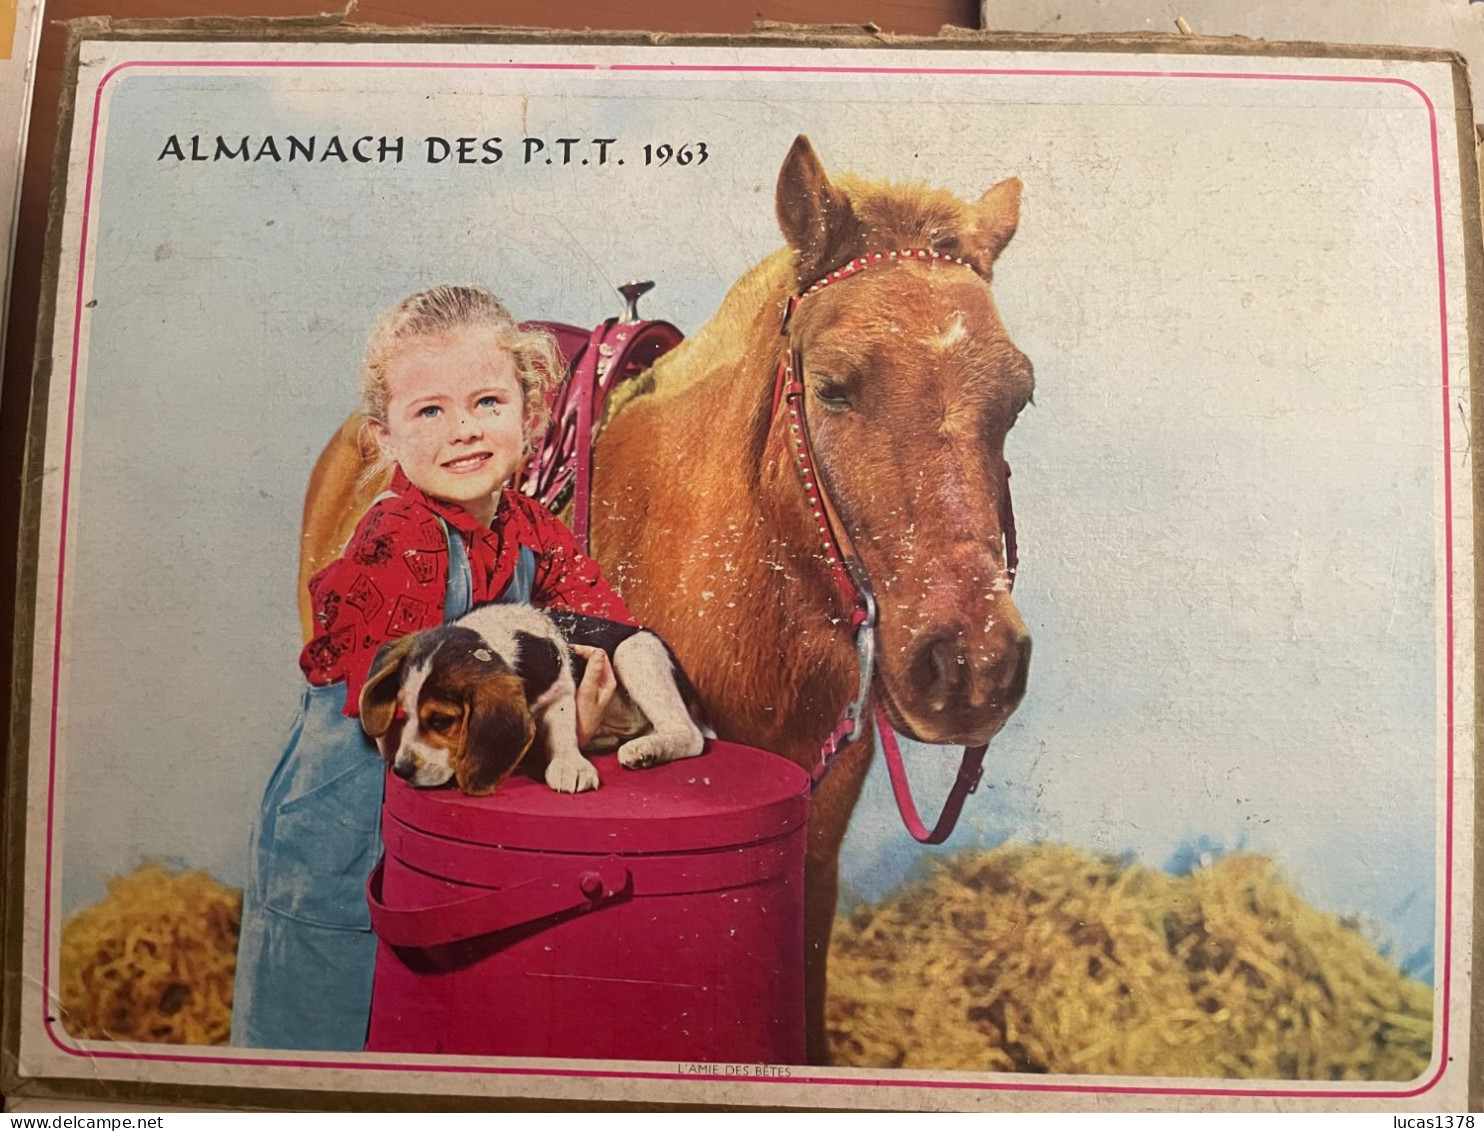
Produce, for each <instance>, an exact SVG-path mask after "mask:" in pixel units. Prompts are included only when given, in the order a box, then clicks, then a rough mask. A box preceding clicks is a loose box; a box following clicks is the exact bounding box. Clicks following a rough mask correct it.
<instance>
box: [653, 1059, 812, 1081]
mask: <svg viewBox="0 0 1484 1131" xmlns="http://www.w3.org/2000/svg"><path fill="white" fill-rule="evenodd" d="M679 1069H680V1075H682V1076H738V1077H752V1078H753V1079H756V1078H758V1077H777V1076H792V1075H793V1074H794V1073H793V1069H792V1068H791V1067H789V1066H788V1065H787V1064H703V1063H689V1064H681V1065H680V1066H679Z"/></svg>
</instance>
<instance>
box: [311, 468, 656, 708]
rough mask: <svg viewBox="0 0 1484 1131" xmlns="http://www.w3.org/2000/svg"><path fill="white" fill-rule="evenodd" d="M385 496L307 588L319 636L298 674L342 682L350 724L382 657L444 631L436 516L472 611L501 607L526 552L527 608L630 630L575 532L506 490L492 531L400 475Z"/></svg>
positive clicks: (444, 579) (443, 553)
mask: <svg viewBox="0 0 1484 1131" xmlns="http://www.w3.org/2000/svg"><path fill="white" fill-rule="evenodd" d="M390 490H391V493H392V497H389V498H383V499H381V500H379V501H377V502H376V503H374V504H373V505H372V506H371V508H370V509H369V510H367V511H366V514H365V516H364V517H363V518H362V519H361V521H360V523H359V525H357V526H356V529H355V533H354V534H352V535H351V536H350V541H349V542H347V543H346V544H345V549H344V550H343V551H342V552H341V555H340V557H339V558H337V559H336V560H335V561H333V562H331V563H330V564H329V565H327V566H326V567H325V568H324V569H322V570H320V572H319V573H317V574H315V575H314V579H313V580H312V581H310V583H309V596H310V601H311V603H312V605H313V608H314V621H315V627H316V629H317V630H318V632H317V635H316V636H315V637H314V639H312V640H310V642H309V643H308V644H306V645H305V646H304V651H303V652H302V653H301V654H300V656H299V666H300V667H301V668H303V669H304V677H305V678H306V679H307V680H309V682H310V683H312V684H315V685H324V684H328V683H334V682H335V681H336V680H344V681H345V684H346V687H345V713H346V714H347V715H352V716H354V715H357V714H359V713H360V696H361V684H363V683H365V682H366V676H367V675H368V674H369V672H370V669H371V661H372V660H374V659H375V658H376V651H377V649H378V648H380V647H381V646H382V645H383V644H385V643H387V642H388V641H391V640H396V639H398V638H399V637H402V636H406V635H407V634H408V633H410V632H420V631H421V630H423V629H425V628H434V627H436V626H437V625H439V624H442V623H443V595H444V591H445V589H446V588H447V585H448V543H447V542H446V541H445V539H444V537H443V529H442V527H440V526H439V524H438V518H439V517H441V518H442V519H443V520H444V521H445V522H447V523H448V526H449V529H450V531H451V532H457V533H458V534H459V535H460V536H462V537H463V539H464V544H465V546H466V547H467V549H468V553H469V570H470V573H471V574H472V575H473V581H474V604H475V605H482V604H488V603H489V602H491V601H495V600H497V599H498V598H499V596H500V594H501V593H503V592H504V591H505V587H506V586H507V585H509V584H510V581H511V579H512V578H513V577H514V576H515V565H516V562H517V560H518V559H519V557H520V548H521V547H522V546H529V547H530V548H531V550H532V552H533V553H534V554H535V555H536V575H535V578H534V580H533V582H532V586H531V602H532V604H535V605H540V606H548V605H549V606H552V607H554V608H559V609H570V610H572V611H574V612H579V613H588V614H590V615H592V616H597V617H606V618H607V619H608V620H614V621H620V622H622V623H624V624H634V623H636V622H635V620H634V617H633V614H631V613H630V612H629V609H628V606H627V605H625V604H624V602H623V598H622V597H620V596H619V595H618V594H617V593H616V592H615V591H614V590H613V588H612V587H611V586H610V585H609V584H608V582H606V581H605V580H603V575H602V573H601V572H600V571H599V569H598V563H597V562H595V561H593V560H592V559H591V558H589V557H588V556H587V555H586V554H584V553H583V552H582V551H581V550H579V549H578V548H577V540H576V539H575V538H574V537H573V536H572V532H571V531H570V530H568V529H567V528H566V526H564V525H563V524H562V522H561V520H560V519H558V518H557V517H556V516H555V515H553V514H552V513H551V512H550V511H548V510H547V509H546V508H545V507H543V506H542V505H541V504H540V503H538V502H536V501H535V500H533V499H531V498H529V497H527V496H526V495H522V494H520V493H519V492H518V491H510V490H505V491H502V492H501V493H500V499H499V503H498V505H497V507H496V510H495V518H494V522H493V523H492V524H491V525H490V526H489V527H484V526H481V525H480V524H479V521H478V520H477V519H476V518H475V517H474V516H473V515H471V514H470V513H469V512H468V511H466V510H465V509H464V508H463V507H461V506H459V505H457V504H456V503H446V502H444V501H442V500H441V499H435V498H433V497H431V496H430V495H427V494H425V493H423V492H422V491H421V490H419V489H418V488H416V487H414V486H413V485H412V483H411V482H410V481H409V480H408V478H407V477H406V476H405V475H403V474H402V469H401V468H400V467H399V468H397V470H396V472H395V474H394V475H393V477H392V483H391V488H390Z"/></svg>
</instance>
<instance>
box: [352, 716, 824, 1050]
mask: <svg viewBox="0 0 1484 1131" xmlns="http://www.w3.org/2000/svg"><path fill="white" fill-rule="evenodd" d="M597 766H598V772H599V773H600V774H601V775H602V779H603V784H602V787H601V788H600V789H598V790H596V791H595V792H592V793H582V794H577V795H575V796H572V795H566V794H558V793H554V792H552V791H551V790H550V789H548V788H547V787H546V786H545V785H544V784H542V783H540V782H537V781H534V780H532V779H529V778H525V777H517V778H515V779H512V780H510V781H507V782H506V783H505V784H504V785H502V786H501V787H500V790H499V792H498V793H496V794H495V795H494V796H492V797H479V798H475V797H466V796H464V795H463V794H461V793H458V792H457V791H452V790H417V789H413V788H411V787H410V786H408V785H407V784H406V783H405V782H403V781H401V780H400V779H398V778H396V777H394V776H388V778H387V783H386V801H385V804H384V808H383V815H382V836H383V839H384V840H385V842H386V855H385V857H384V859H383V861H382V864H381V865H380V866H379V867H378V869H377V872H376V874H375V875H373V876H372V878H371V883H370V885H369V887H368V896H369V898H370V903H371V922H372V925H373V927H374V928H375V930H376V933H377V935H378V938H379V942H378V950H377V958H376V983H375V990H374V993H373V997H372V1004H371V1029H370V1036H369V1038H368V1040H367V1043H366V1048H367V1049H368V1050H376V1051H381V1052H408V1053H464V1054H474V1055H484V1056H531V1057H551V1058H568V1057H572V1058H598V1059H605V1060H673V1061H708V1062H730V1063H737V1064H792V1063H803V1061H804V1018H803V1011H804V973H803V962H804V844H805V825H806V822H807V817H808V809H809V776H808V774H806V773H805V772H804V771H803V770H802V769H801V768H800V767H798V766H796V765H794V764H793V763H792V762H788V761H786V760H784V759H783V758H780V757H778V756H777V755H774V754H768V753H765V752H763V751H761V750H754V749H751V748H750V747H746V746H738V745H734V744H732V743H727V742H711V743H709V744H708V747H707V752H706V753H705V754H704V755H702V756H701V757H699V758H692V759H688V760H686V761H682V762H674V763H671V764H670V765H667V766H659V767H656V768H654V769H647V770H632V771H631V770H624V769H621V768H620V767H619V765H618V762H617V760H616V759H615V758H613V757H611V756H609V757H601V758H599V759H598V760H597Z"/></svg>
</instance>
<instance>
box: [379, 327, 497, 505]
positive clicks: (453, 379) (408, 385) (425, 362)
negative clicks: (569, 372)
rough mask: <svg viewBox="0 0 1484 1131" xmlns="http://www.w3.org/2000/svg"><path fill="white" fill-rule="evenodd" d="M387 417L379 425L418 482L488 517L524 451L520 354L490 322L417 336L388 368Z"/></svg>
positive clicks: (393, 454)
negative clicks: (507, 347) (516, 356)
mask: <svg viewBox="0 0 1484 1131" xmlns="http://www.w3.org/2000/svg"><path fill="white" fill-rule="evenodd" d="M386 381H387V402H386V420H385V422H382V421H379V420H373V421H372V422H371V426H372V429H373V431H374V433H375V435H376V438H377V440H378V442H379V443H380V444H381V448H382V451H383V452H385V453H386V455H387V456H389V457H390V458H391V459H394V460H396V462H397V463H398V464H400V465H401V467H402V471H403V472H404V473H405V474H406V476H407V478H408V479H410V480H411V481H412V483H413V485H414V486H416V487H419V488H421V489H422V490H424V491H426V492H427V493H428V494H429V495H432V496H433V497H434V498H438V499H443V500H444V501H446V502H450V503H457V504H459V505H460V506H462V507H464V508H465V509H466V510H468V511H470V512H471V513H473V514H474V515H475V516H476V517H477V518H478V519H479V520H480V521H481V522H482V523H485V524H488V523H489V521H490V520H491V519H492V518H493V517H494V512H495V500H494V496H495V492H497V491H498V490H499V489H500V487H501V486H502V485H503V484H504V483H505V481H506V480H508V479H509V478H510V477H511V476H512V475H514V474H515V471H516V469H517V468H518V467H519V466H520V462H521V459H522V458H523V457H524V455H525V396H524V392H523V390H522V388H521V384H520V376H519V374H518V373H517V371H516V368H515V361H514V359H513V358H512V357H511V356H510V354H509V353H508V352H507V351H506V350H504V349H502V348H501V347H500V346H499V344H498V340H497V336H496V332H495V331H494V330H493V329H490V328H488V327H478V326H472V327H465V328H463V329H459V330H455V331H453V332H452V333H449V334H444V335H439V336H437V337H424V338H414V339H412V340H411V341H409V342H407V343H406V344H405V345H404V346H403V347H402V348H401V349H400V350H399V351H398V352H397V354H396V356H395V357H394V358H393V359H392V361H391V363H390V365H388V366H387V371H386Z"/></svg>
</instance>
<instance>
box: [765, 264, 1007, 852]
mask: <svg viewBox="0 0 1484 1131" xmlns="http://www.w3.org/2000/svg"><path fill="white" fill-rule="evenodd" d="M902 260H909V261H925V262H929V263H942V264H952V265H956V266H964V267H969V268H970V269H971V270H972V266H971V265H970V264H968V263H967V262H965V261H964V260H963V259H961V258H958V257H955V256H949V255H943V254H942V253H941V252H936V251H930V250H927V249H924V248H908V249H905V250H901V251H878V252H873V253H872V254H870V255H863V256H861V257H860V258H858V259H853V260H851V261H850V262H849V263H847V264H845V266H843V267H841V268H840V269H839V270H838V271H832V272H830V274H828V275H826V276H825V277H824V278H822V279H820V280H818V281H817V282H815V283H814V284H813V285H812V286H810V287H809V288H808V289H806V290H804V291H803V292H801V293H800V294H797V295H793V296H791V297H790V298H789V300H788V304H787V306H786V307H785V308H784V313H783V324H782V326H781V327H780V328H779V333H780V334H781V335H782V337H783V338H784V341H785V348H784V351H783V357H782V359H781V360H780V361H779V363H778V370H777V375H776V377H775V379H774V383H773V407H772V416H771V417H770V420H773V421H777V420H778V419H779V414H778V406H779V404H780V403H786V404H787V405H788V430H789V439H790V441H791V443H792V447H793V453H794V466H795V469H796V470H797V471H798V474H799V481H800V483H801V484H802V486H803V488H804V497H805V499H806V501H807V502H808V504H809V509H810V512H811V514H812V516H813V519H814V523H815V527H816V531H817V533H818V534H819V540H820V548H821V549H822V550H823V552H824V559H825V565H826V566H827V568H828V570H829V573H830V577H831V579H832V580H833V581H834V584H835V586H836V588H837V589H838V590H839V591H840V594H841V596H842V597H843V598H844V600H845V604H846V606H847V607H848V608H850V609H851V615H850V624H851V628H852V630H853V631H854V633H855V651H856V660H857V664H858V669H859V680H858V683H857V686H856V695H855V698H854V699H853V700H851V702H850V703H848V704H847V705H846V707H845V710H844V711H843V712H842V713H841V715H840V720H839V722H837V723H836V724H835V728H834V729H833V730H832V731H831V732H830V733H829V736H828V737H827V738H826V739H825V741H824V744H823V746H821V748H820V751H819V757H818V758H817V759H816V760H815V764H814V768H813V770H812V771H811V776H812V778H813V781H814V785H815V787H818V785H819V783H820V782H821V781H822V780H823V779H824V775H825V773H826V772H827V771H828V770H829V768H830V765H831V764H832V763H833V762H834V760H835V757H836V756H837V755H838V754H839V753H840V751H841V750H842V749H844V748H845V746H847V745H848V744H849V743H851V742H854V741H855V740H856V739H857V738H859V737H860V736H861V732H862V729H863V725H862V724H863V718H864V715H865V711H866V702H867V700H868V699H869V697H870V693H871V683H872V680H873V679H874V677H875V670H876V596H875V593H874V591H873V590H872V588H871V579H870V578H869V576H867V574H866V571H865V568H864V567H863V566H862V565H861V563H860V560H859V559H858V558H856V557H855V555H854V554H853V553H851V552H850V541H849V536H848V534H846V532H845V531H844V530H843V528H842V526H841V524H840V518H839V515H838V514H837V513H836V511H835V508H834V505H833V503H832V502H831V501H830V498H829V496H828V495H827V494H826V493H825V490H824V485H823V483H822V482H821V480H820V478H819V474H818V472H817V471H816V469H815V461H814V451H813V445H812V441H811V439H810V436H809V427H808V418H807V416H806V414H805V410H804V405H805V397H804V391H805V390H804V384H803V373H804V366H803V356H802V351H801V349H800V348H799V346H798V345H797V344H796V343H795V342H794V341H793V339H792V337H791V336H790V334H789V327H790V323H791V322H792V321H793V314H794V311H795V309H797V307H798V305H799V303H801V302H803V301H804V299H806V298H808V297H809V296H811V295H815V294H818V293H819V292H820V291H822V290H824V289H825V288H827V287H830V286H833V285H835V284H836V283H839V282H841V281H843V280H845V279H848V278H849V277H850V276H852V275H856V274H859V273H860V272H861V271H864V270H866V269H867V268H868V267H871V266H873V265H876V264H880V263H893V262H899V261H902ZM1004 473H1005V474H1004V486H1003V489H1002V490H1001V492H1000V528H1001V531H1002V533H1003V537H1004V541H1005V566H1006V569H1007V570H1008V572H1009V575H1010V584H1011V586H1012V587H1013V586H1014V584H1015V571H1016V569H1017V567H1018V565H1019V562H1018V560H1017V555H1016V545H1015V514H1014V511H1013V510H1012V508H1011V505H1010V465H1009V464H1008V463H1006V464H1005V467H1004ZM876 727H877V730H878V732H879V733H880V735H881V747H882V752H883V753H884V754H885V756H886V768H887V773H888V775H889V776H890V778H891V785H892V792H893V794H895V796H896V802H897V809H898V811H899V812H900V813H901V815H902V821H903V823H904V824H905V825H906V826H907V831H908V832H910V833H911V834H912V836H913V837H915V838H916V839H917V840H919V841H922V842H923V843H924V844H941V843H942V842H943V841H944V840H947V839H948V835H949V834H950V833H951V832H952V831H953V827H954V825H956V824H957V823H958V817H959V813H960V812H961V811H962V809H963V805H964V801H965V800H966V799H967V797H968V795H969V794H971V793H973V792H974V791H975V790H976V789H977V788H978V786H979V779H980V776H981V775H982V773H983V767H984V754H985V751H986V750H988V748H989V747H988V744H985V745H982V746H970V747H966V748H965V749H964V755H963V760H962V762H960V764H959V770H958V776H957V778H956V779H955V780H954V783H953V788H952V789H951V790H950V791H949V794H948V799H947V801H946V802H945V803H944V806H943V810H942V812H941V813H940V814H939V817H938V820H937V821H936V823H935V824H934V825H933V827H932V828H931V829H929V828H928V827H927V826H926V825H925V824H924V823H923V820H922V818H921V817H920V816H919V815H918V812H917V806H916V805H915V804H914V803H913V801H912V790H911V787H910V786H909V785H908V782H907V774H906V769H905V767H904V766H903V765H902V753H901V749H900V747H898V745H897V739H896V732H895V731H894V730H893V729H892V726H891V723H890V722H889V721H888V720H887V718H886V714H885V712H884V711H883V710H882V709H881V707H880V706H879V705H878V706H877V707H876Z"/></svg>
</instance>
